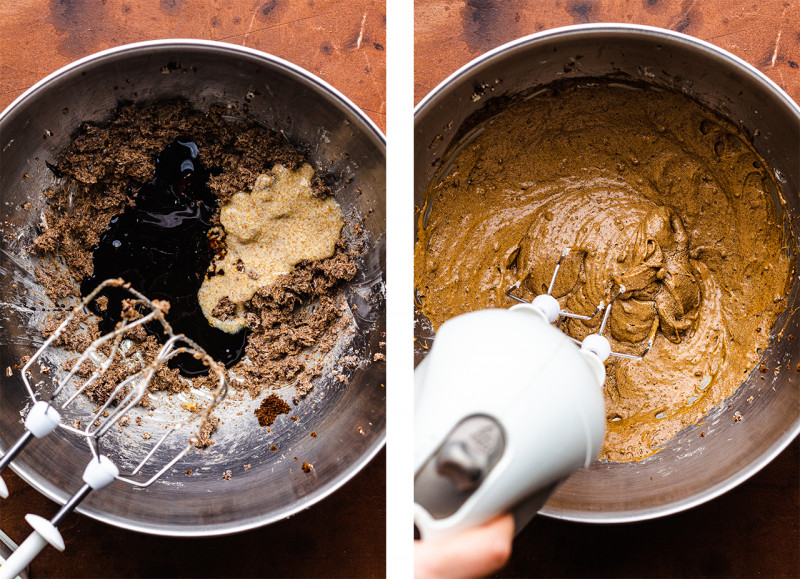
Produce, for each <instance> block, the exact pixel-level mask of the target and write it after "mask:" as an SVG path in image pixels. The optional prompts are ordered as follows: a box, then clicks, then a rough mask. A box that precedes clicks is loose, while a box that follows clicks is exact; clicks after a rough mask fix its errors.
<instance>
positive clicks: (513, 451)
mask: <svg viewBox="0 0 800 579" xmlns="http://www.w3.org/2000/svg"><path fill="white" fill-rule="evenodd" d="M604 378H605V371H604V369H603V365H602V362H600V360H599V359H597V358H596V357H595V356H594V355H593V354H591V353H589V352H587V351H585V350H584V351H581V350H580V348H579V347H578V346H576V345H575V344H574V343H573V342H572V341H571V340H570V339H569V338H568V337H567V336H566V335H565V334H563V333H562V332H560V331H559V330H557V329H556V328H554V327H553V326H551V325H550V324H549V323H548V322H547V321H546V319H545V318H544V317H543V316H541V314H537V312H536V311H533V309H532V308H525V307H523V308H512V309H510V310H499V309H498V310H482V311H478V312H472V313H469V314H464V315H462V316H458V317H456V318H453V319H451V320H449V321H448V322H446V323H445V324H443V325H442V326H441V328H440V330H439V332H438V333H437V335H436V338H435V340H434V343H433V346H432V347H431V350H430V352H429V353H428V356H427V357H426V358H425V360H423V362H422V363H421V364H420V365H419V367H418V368H417V370H416V372H415V394H416V397H415V419H414V433H415V447H414V463H415V464H414V470H415V480H414V495H415V499H414V500H415V517H414V518H415V524H416V526H417V528H418V529H419V531H420V535H421V537H422V539H430V538H437V537H443V536H448V535H452V534H455V533H457V532H458V531H461V530H463V529H466V528H469V527H472V526H476V525H479V524H482V523H484V522H486V521H488V520H490V519H492V518H493V517H495V516H497V515H498V514H500V513H503V512H507V511H512V510H516V511H520V510H525V509H530V508H531V500H533V502H534V503H535V504H534V505H533V507H534V509H535V510H538V508H539V507H540V506H541V505H542V504H544V502H545V501H546V499H547V497H548V496H549V494H550V492H552V490H554V489H555V487H556V486H557V484H558V483H560V482H561V481H562V480H564V479H565V478H566V477H567V476H569V475H570V474H571V473H572V472H573V471H575V470H578V469H580V468H582V467H584V466H587V465H588V464H589V463H590V462H591V461H592V460H593V459H594V458H595V457H596V456H597V454H598V453H599V452H600V448H601V445H602V442H603V436H604V434H605V407H604V403H603V392H602V383H603V380H604ZM535 510H534V511H533V512H535ZM531 514H532V513H531ZM528 518H529V517H528ZM525 522H527V520H525Z"/></svg>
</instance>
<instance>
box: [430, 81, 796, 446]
mask: <svg viewBox="0 0 800 579" xmlns="http://www.w3.org/2000/svg"><path fill="white" fill-rule="evenodd" d="M473 134H474V133H473ZM776 191H777V184H776V183H775V181H774V179H773V178H772V175H771V173H770V171H769V169H768V168H767V167H766V166H765V164H764V161H763V160H762V159H761V158H760V157H759V156H758V154H757V153H756V152H755V151H754V150H753V148H752V147H751V146H750V144H749V142H748V141H747V139H746V137H745V136H744V135H743V134H741V133H740V132H739V131H738V130H737V129H736V127H735V126H733V125H732V124H730V123H728V122H726V121H724V120H722V119H720V118H719V117H718V116H716V115H715V114H714V113H712V112H710V111H708V110H706V109H705V108H703V107H702V106H700V105H699V104H698V103H696V102H694V101H692V100H690V99H688V98H687V97H685V96H683V95H681V94H678V93H672V92H668V91H663V90H660V89H654V88H647V87H639V86H632V85H622V84H619V83H616V84H611V83H605V82H592V83H587V82H584V83H582V84H572V85H562V86H559V87H558V89H557V90H555V89H554V90H548V91H545V92H543V93H541V94H538V95H537V96H535V97H533V98H529V99H527V100H525V99H519V100H518V101H515V102H512V103H511V104H509V105H508V106H507V107H505V108H504V109H503V111H502V112H501V113H500V114H499V115H497V116H494V117H492V118H491V119H490V120H488V121H486V122H484V123H483V125H482V126H481V128H480V129H479V130H478V131H477V136H476V137H474V139H473V140H472V141H471V142H469V143H468V144H466V146H464V147H463V149H462V150H460V151H459V152H458V153H457V154H456V155H455V157H454V158H453V159H451V165H450V166H449V167H448V170H447V174H446V177H445V178H444V179H443V180H441V181H440V182H438V183H437V184H436V185H435V186H434V187H432V188H431V189H430V190H429V191H428V192H427V196H426V206H425V211H423V214H422V217H421V221H420V227H419V232H418V241H417V245H416V251H415V277H416V287H417V295H418V299H419V301H420V304H421V310H422V312H423V313H424V314H425V315H426V316H427V317H428V318H429V320H430V321H431V322H432V324H433V326H434V328H438V327H439V325H441V324H442V323H443V322H444V321H445V320H447V319H449V318H451V317H453V316H456V315H458V314H461V313H465V312H468V311H472V310H477V309H481V308H491V307H501V308H505V307H509V306H510V305H512V304H513V302H512V301H511V300H510V299H509V298H508V297H507V296H506V295H505V291H506V290H507V289H508V288H510V287H511V286H512V285H513V284H514V283H516V282H518V281H519V282H521V288H520V290H519V291H518V294H519V295H520V296H521V297H523V298H526V299H532V298H533V297H534V296H535V295H537V294H540V293H544V292H546V291H547V286H548V285H549V283H550V279H551V276H552V273H553V268H554V266H555V264H556V262H557V260H558V257H559V256H560V255H561V253H562V251H563V250H564V249H565V248H570V249H571V251H570V253H569V255H568V256H567V258H566V259H565V261H564V263H563V265H562V268H561V270H560V273H559V276H558V280H557V283H556V286H555V288H554V291H553V295H554V296H555V297H557V298H558V299H559V301H560V303H561V306H562V308H565V309H566V310H568V311H572V312H575V313H579V314H584V315H589V314H591V313H592V312H593V311H594V309H595V307H596V306H597V305H598V303H599V302H601V301H604V302H605V303H608V301H609V300H610V298H611V297H612V296H613V295H614V294H616V293H617V292H618V291H619V287H620V285H624V286H625V287H626V288H627V291H626V292H625V293H624V294H622V295H621V296H620V298H619V299H618V300H617V301H616V303H615V304H614V305H613V307H612V312H611V315H610V319H609V324H608V328H607V330H606V332H605V335H606V337H608V338H609V339H610V341H611V346H612V349H613V350H614V351H619V352H625V353H629V354H635V355H640V354H641V353H643V352H644V350H645V347H646V343H647V341H648V339H649V338H654V345H653V347H652V349H651V350H650V351H649V353H647V355H646V356H645V357H644V358H643V359H642V360H641V361H632V360H625V359H622V358H615V357H611V358H609V360H608V362H607V363H606V370H607V379H606V383H605V401H606V411H607V417H608V422H607V432H606V439H605V442H604V446H603V450H602V452H601V454H600V458H603V459H609V460H614V461H630V460H640V459H642V458H644V457H646V456H648V455H650V454H652V453H653V452H655V451H656V450H658V447H659V446H660V445H662V444H664V443H665V442H667V441H668V440H669V439H671V438H672V437H673V436H674V435H675V434H676V433H677V432H678V431H679V430H680V429H681V428H683V427H684V426H687V425H689V424H693V423H695V422H697V421H698V420H699V419H700V418H701V417H702V416H703V415H705V414H706V413H707V412H708V411H709V410H710V409H711V408H712V407H713V406H714V405H716V404H718V403H720V402H721V401H722V400H724V399H725V398H726V397H728V396H729V395H730V394H732V393H733V392H734V391H735V390H736V388H737V387H738V386H739V384H740V383H741V382H742V381H743V380H744V379H745V378H746V376H747V374H748V373H749V372H750V371H751V370H752V369H753V367H754V366H755V364H756V362H757V361H758V359H759V357H760V352H761V349H763V348H764V347H766V345H767V343H768V341H769V333H770V328H771V327H772V325H773V323H774V321H775V319H776V317H777V316H778V314H779V313H780V312H781V311H783V309H784V308H785V304H786V302H785V296H786V293H787V291H788V281H789V279H790V276H789V274H790V267H791V261H792V260H791V259H790V258H791V253H792V249H791V248H789V247H788V245H787V243H788V242H787V240H786V238H785V236H784V234H783V229H782V221H781V218H779V216H778V215H779V213H780V211H779V208H778V207H776V204H775V203H774V202H773V192H776ZM599 322H600V316H596V317H595V319H593V320H591V321H589V322H583V321H578V320H569V321H568V322H567V323H565V324H563V326H562V329H564V330H565V331H566V332H567V333H569V334H570V335H572V336H574V337H576V338H579V339H580V338H582V337H583V336H585V335H586V334H588V333H591V332H594V331H597V327H598V326H599Z"/></svg>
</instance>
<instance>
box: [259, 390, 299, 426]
mask: <svg viewBox="0 0 800 579" xmlns="http://www.w3.org/2000/svg"><path fill="white" fill-rule="evenodd" d="M291 409H292V408H291V406H289V405H288V404H287V403H286V402H284V400H283V399H282V398H281V397H280V396H278V395H277V394H270V395H269V396H267V397H266V398H264V401H263V402H262V403H261V406H259V407H258V408H256V412H255V414H256V417H258V423H259V424H260V425H261V426H269V425H270V424H272V423H273V422H275V419H276V418H277V417H278V415H279V414H288V413H289V410H291Z"/></svg>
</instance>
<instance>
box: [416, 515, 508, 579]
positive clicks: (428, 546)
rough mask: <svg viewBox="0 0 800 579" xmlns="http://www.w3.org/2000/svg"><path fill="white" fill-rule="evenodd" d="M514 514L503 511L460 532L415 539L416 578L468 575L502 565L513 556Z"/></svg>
mask: <svg viewBox="0 0 800 579" xmlns="http://www.w3.org/2000/svg"><path fill="white" fill-rule="evenodd" d="M513 539H514V518H513V517H512V516H511V515H509V514H506V515H502V516H500V517H498V518H496V519H494V520H492V521H489V522H488V523H486V524H484V525H481V526H480V527H475V528H473V529H469V530H467V531H464V532H462V533H459V534H458V535H454V536H452V537H447V538H445V539H437V540H431V541H415V542H414V577H415V579H468V578H477V577H485V576H486V575H488V574H490V573H493V572H495V571H497V570H499V569H501V568H502V567H503V566H504V565H505V564H506V563H507V562H508V559H509V557H510V556H511V541H512V540H513Z"/></svg>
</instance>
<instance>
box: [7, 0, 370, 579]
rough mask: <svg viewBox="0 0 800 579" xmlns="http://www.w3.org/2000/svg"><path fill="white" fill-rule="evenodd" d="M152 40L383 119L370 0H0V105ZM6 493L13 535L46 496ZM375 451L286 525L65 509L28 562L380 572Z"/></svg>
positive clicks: (177, 573)
mask: <svg viewBox="0 0 800 579" xmlns="http://www.w3.org/2000/svg"><path fill="white" fill-rule="evenodd" d="M156 38H204V39H213V40H220V41H225V42H230V43H234V44H242V45H246V46H248V47H251V48H257V49H259V50H263V51H265V52H268V53H271V54H274V55H276V56H279V57H281V58H284V59H286V60H289V61H291V62H293V63H295V64H297V65H299V66H301V67H303V68H305V69H306V70H308V71H310V72H311V73H313V74H316V75H317V76H319V77H320V78H322V79H324V80H325V81H327V82H328V83H330V84H331V85H333V86H334V87H335V88H337V89H338V90H339V91H341V92H342V93H344V94H345V95H346V96H347V97H349V98H350V99H351V100H352V101H353V102H355V104H356V105H357V106H359V107H360V108H361V109H362V110H364V111H365V112H366V113H367V114H368V115H369V116H370V117H371V118H372V119H373V120H374V121H375V123H377V125H378V126H379V127H380V128H381V130H385V126H386V98H385V84H386V59H385V54H386V52H385V45H386V9H385V4H384V2H383V1H382V0H219V1H216V2H206V1H197V0H160V1H158V0H154V1H151V0H53V1H49V2H48V1H43V0H3V1H0V109H3V108H5V107H6V106H7V105H8V104H9V103H11V101H13V100H14V99H15V98H16V97H17V96H19V94H21V93H22V92H23V91H24V90H26V89H27V88H28V87H30V86H31V85H32V84H34V83H35V82H37V81H38V80H40V79H41V78H43V77H44V76H46V75H47V74H49V73H51V72H53V71H55V70H57V69H58V68H60V67H62V66H64V65H66V64H69V63H70V62H72V61H74V60H77V59H78V58H81V57H83V56H86V55H88V54H91V53H94V52H97V51H99V50H103V49H106V48H111V47H113V46H117V45H121V44H126V43H129V42H138V41H142V40H151V39H156ZM4 478H6V480H7V482H8V483H9V487H10V491H11V493H12V497H13V500H9V501H3V502H2V503H0V509H2V510H0V528H1V529H2V530H4V531H5V532H6V533H7V534H9V535H10V536H11V537H12V538H13V539H15V540H16V541H17V542H20V541H22V540H23V539H24V538H25V537H26V536H27V534H28V533H29V532H30V528H29V527H28V525H27V523H25V521H24V520H23V517H24V515H25V514H26V513H29V512H32V513H36V514H39V515H42V516H45V517H48V518H49V517H51V516H52V515H53V514H55V512H56V510H57V506H56V505H55V503H52V502H50V501H49V500H47V499H45V498H44V497H43V496H42V495H40V494H39V493H38V492H36V491H34V490H33V489H31V488H30V487H28V486H27V485H25V484H24V483H23V482H22V481H21V480H20V479H19V478H18V477H16V476H14V475H12V474H10V473H4ZM385 480H386V468H385V452H381V453H380V455H379V456H378V457H376V459H375V460H373V461H372V462H371V463H370V464H369V465H368V466H367V467H366V468H365V469H364V470H363V471H362V472H361V473H359V474H358V475H357V476H356V477H355V478H354V479H353V480H352V481H351V482H349V483H348V484H347V485H345V486H344V487H343V488H342V489H340V490H339V491H337V492H336V493H334V494H333V495H332V496H330V497H328V498H327V499H325V500H323V501H322V502H321V503H319V504H317V505H315V506H314V507H312V508H310V509H309V510H306V511H304V512H302V513H300V514H298V515H296V516H294V517H292V518H290V519H288V520H286V521H282V522H280V523H276V524H273V525H270V526H268V527H264V528H262V529H258V530H254V531H248V532H245V533H239V534H236V535H232V536H226V537H221V538H216V539H191V540H189V539H169V538H158V537H152V536H149V535H142V534H138V533H133V532H129V531H123V530H120V529H116V528H114V527H111V526H108V525H105V524H101V523H97V522H95V521H93V520H91V519H89V518H87V517H83V516H79V515H72V516H70V517H69V518H68V520H67V521H66V522H65V523H64V524H63V525H62V527H61V530H62V531H63V536H64V539H65V541H66V544H67V549H66V551H65V552H64V553H59V552H57V551H55V550H54V549H52V548H50V547H48V548H47V549H45V551H44V552H43V553H42V554H41V555H40V556H39V558H38V559H37V560H36V561H35V562H34V563H33V565H32V566H31V572H32V577H33V578H34V579H37V578H44V577H264V576H275V577H321V576H327V577H380V576H383V575H384V574H385V566H386V555H385V552H386V543H385V524H386V512H385V504H386V503H385V493H386V485H385Z"/></svg>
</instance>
